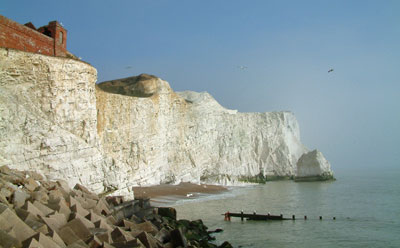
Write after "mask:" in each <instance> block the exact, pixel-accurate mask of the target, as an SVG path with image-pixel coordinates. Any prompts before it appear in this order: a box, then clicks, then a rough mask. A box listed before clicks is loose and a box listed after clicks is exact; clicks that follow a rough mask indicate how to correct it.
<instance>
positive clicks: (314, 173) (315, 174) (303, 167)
mask: <svg viewBox="0 0 400 248" xmlns="http://www.w3.org/2000/svg"><path fill="white" fill-rule="evenodd" d="M330 179H333V173H332V170H331V165H330V164H329V162H328V160H326V159H325V157H324V155H322V153H321V152H320V151H318V150H314V151H311V152H308V153H304V154H303V155H302V156H301V157H300V158H299V160H298V161H297V174H296V178H295V180H296V181H321V180H330Z"/></svg>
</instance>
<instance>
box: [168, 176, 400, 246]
mask: <svg viewBox="0 0 400 248" xmlns="http://www.w3.org/2000/svg"><path fill="white" fill-rule="evenodd" d="M336 177H337V181H333V182H312V183H305V182H304V183H295V182H292V181H277V182H268V183H266V184H265V185H257V186H250V187H241V188H234V189H232V190H231V191H230V192H228V193H226V194H220V195H214V196H209V197H203V198H200V199H196V200H192V201H178V202H176V203H175V204H174V207H175V208H176V209H177V211H178V218H180V219H191V220H195V219H202V220H203V221H204V223H205V224H206V225H207V226H208V227H209V229H215V228H222V229H223V230H224V232H222V233H219V234H216V235H215V237H216V238H217V241H216V243H217V244H221V243H222V242H223V241H225V240H228V241H230V242H231V244H232V245H233V246H234V247H400V180H399V178H400V170H398V169H397V170H384V171H383V172H378V171H375V172H374V171H373V170H367V171H360V170H358V171H354V173H352V172H346V173H336ZM241 210H244V212H245V213H252V212H253V211H256V212H257V213H260V214H266V213H268V212H270V213H271V214H281V213H282V214H283V215H284V217H288V218H291V216H292V214H294V215H296V220H295V221H292V220H288V221H243V222H241V221H240V218H232V221H231V222H227V221H224V218H223V216H222V215H221V214H223V213H225V212H226V211H230V212H240V211H241ZM304 215H307V217H308V219H307V220H304ZM319 216H322V217H323V219H322V220H319ZM333 217H336V220H333Z"/></svg>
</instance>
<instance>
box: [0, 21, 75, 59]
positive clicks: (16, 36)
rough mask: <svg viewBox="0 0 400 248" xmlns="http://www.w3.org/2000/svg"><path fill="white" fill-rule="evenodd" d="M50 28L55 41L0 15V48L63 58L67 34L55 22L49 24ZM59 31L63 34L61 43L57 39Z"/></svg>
mask: <svg viewBox="0 0 400 248" xmlns="http://www.w3.org/2000/svg"><path fill="white" fill-rule="evenodd" d="M50 24H51V25H50ZM50 28H52V29H53V30H52V31H54V32H55V33H54V34H55V38H56V39H53V38H51V37H49V36H46V35H44V34H42V33H40V32H38V31H36V30H33V29H31V28H29V27H26V26H24V25H21V24H19V23H17V22H14V21H12V20H10V19H8V18H6V17H4V16H2V15H0V47H7V48H14V49H18V50H22V51H26V52H32V53H40V54H45V55H51V56H63V57H64V56H65V55H66V38H67V32H66V30H65V29H63V28H62V27H61V25H60V24H58V23H57V22H51V23H49V29H50ZM60 31H61V32H63V43H60V41H59V40H58V39H57V38H59V35H60V34H59V32H60Z"/></svg>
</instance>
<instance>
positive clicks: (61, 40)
mask: <svg viewBox="0 0 400 248" xmlns="http://www.w3.org/2000/svg"><path fill="white" fill-rule="evenodd" d="M62 43H63V32H61V31H60V44H62Z"/></svg>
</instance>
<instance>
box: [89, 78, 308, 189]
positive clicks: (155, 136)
mask: <svg viewBox="0 0 400 248" xmlns="http://www.w3.org/2000/svg"><path fill="white" fill-rule="evenodd" d="M105 84H106V85H107V86H108V87H109V86H110V85H111V84H112V82H106V83H105ZM157 84H158V85H160V88H159V92H158V93H157V94H154V95H152V96H151V97H147V98H143V97H131V96H127V95H119V94H110V93H108V92H105V91H103V90H101V89H100V88H103V87H102V84H100V85H99V86H98V90H97V91H96V96H97V109H98V129H97V130H98V133H99V136H100V139H101V141H102V144H103V148H104V150H105V152H106V153H107V154H109V155H110V156H111V157H113V158H114V159H115V160H118V161H121V162H123V163H124V164H126V165H129V166H130V168H131V169H132V174H131V178H132V179H133V180H134V181H135V182H137V183H138V184H141V185H149V184H158V183H169V182H172V183H178V182H181V181H190V182H195V183H197V182H200V181H201V182H207V183H221V184H238V183H241V182H261V181H264V180H266V179H268V178H276V177H284V178H290V177H292V176H294V175H295V173H296V162H297V160H298V158H299V157H300V156H301V155H302V154H303V153H304V152H306V151H307V149H306V148H305V147H304V146H303V145H302V144H301V143H300V134H299V127H298V123H297V121H296V119H295V117H294V115H293V114H292V113H290V112H272V113H238V112H237V111H236V110H228V109H225V108H223V107H222V106H221V105H219V104H218V102H217V101H215V99H214V98H213V97H212V96H211V95H209V94H208V93H206V92H203V93H197V92H191V91H187V92H178V93H175V92H173V91H172V90H171V88H170V87H169V84H168V83H167V82H165V81H163V80H161V79H158V83H157ZM118 87H121V86H118Z"/></svg>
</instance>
